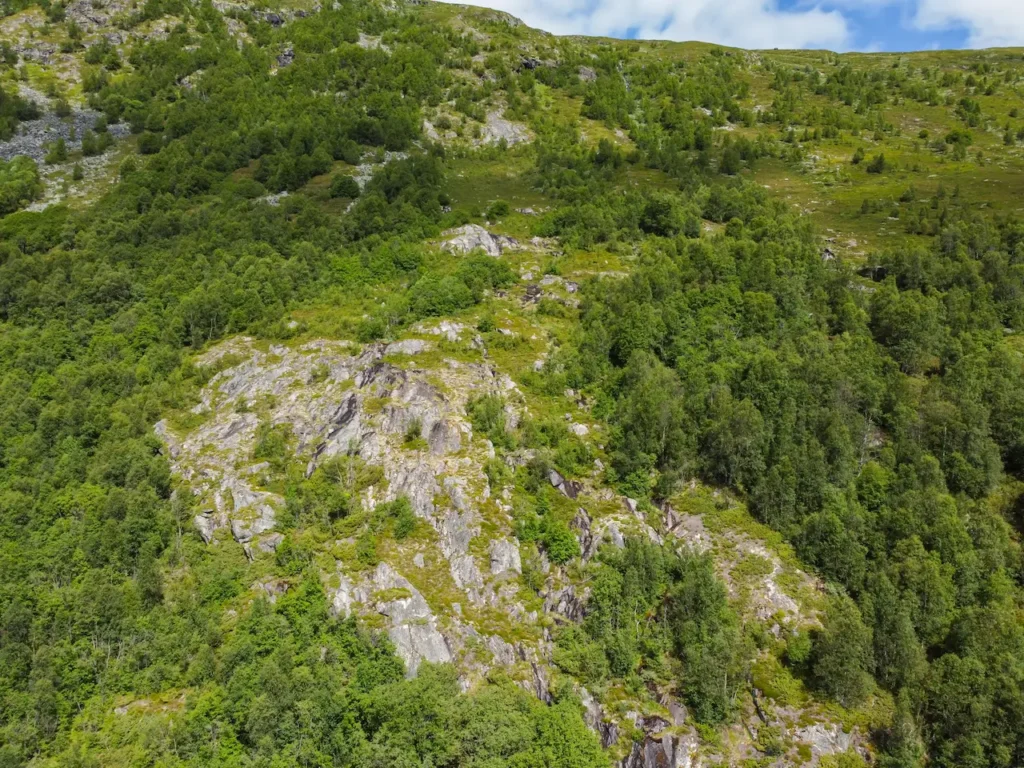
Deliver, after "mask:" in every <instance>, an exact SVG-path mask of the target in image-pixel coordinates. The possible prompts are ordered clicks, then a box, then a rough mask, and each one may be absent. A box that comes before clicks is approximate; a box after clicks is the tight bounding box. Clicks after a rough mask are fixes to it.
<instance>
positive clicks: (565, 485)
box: [548, 469, 583, 499]
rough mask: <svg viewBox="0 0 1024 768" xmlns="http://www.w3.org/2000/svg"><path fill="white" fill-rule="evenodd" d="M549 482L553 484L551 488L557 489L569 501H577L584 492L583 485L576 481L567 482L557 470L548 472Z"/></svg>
mask: <svg viewBox="0 0 1024 768" xmlns="http://www.w3.org/2000/svg"><path fill="white" fill-rule="evenodd" d="M548 482H550V483H551V487H553V488H557V489H558V491H559V492H560V493H561V494H562V495H563V496H565V497H566V498H569V499H575V498H576V497H577V496H579V494H580V491H581V490H583V485H582V484H581V483H577V482H576V481H575V480H566V479H565V478H564V477H562V475H561V473H560V472H559V471H558V470H557V469H552V470H551V471H550V472H548Z"/></svg>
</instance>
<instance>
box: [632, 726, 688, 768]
mask: <svg viewBox="0 0 1024 768" xmlns="http://www.w3.org/2000/svg"><path fill="white" fill-rule="evenodd" d="M699 745H700V742H699V740H698V738H697V735H696V734H686V735H683V736H675V735H672V734H664V735H648V736H647V737H646V738H645V739H644V740H643V741H638V742H635V743H634V744H633V749H632V750H631V751H630V753H629V755H628V756H627V757H626V758H625V759H624V760H623V761H622V763H621V765H622V768H697V766H699V765H701V764H702V763H701V761H700V760H699V758H698V757H697V749H698V747H699Z"/></svg>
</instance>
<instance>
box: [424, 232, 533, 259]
mask: <svg viewBox="0 0 1024 768" xmlns="http://www.w3.org/2000/svg"><path fill="white" fill-rule="evenodd" d="M445 235H447V237H448V239H447V240H446V241H445V242H444V243H443V244H442V245H441V247H442V248H444V250H446V251H449V252H451V253H470V252H471V251H475V250H478V249H479V250H482V251H483V252H484V253H486V254H487V255H488V256H494V257H498V256H501V254H502V251H504V250H505V249H508V248H517V247H518V246H519V241H517V240H516V239H515V238H512V237H506V236H505V235H495V234H492V233H491V232H488V231H487V230H486V229H484V228H483V227H481V226H479V225H478V224H466V225H465V226H463V227H459V228H457V229H452V230H449V231H448V232H446V233H445Z"/></svg>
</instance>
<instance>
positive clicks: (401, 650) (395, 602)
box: [370, 563, 452, 677]
mask: <svg viewBox="0 0 1024 768" xmlns="http://www.w3.org/2000/svg"><path fill="white" fill-rule="evenodd" d="M373 587H374V588H375V589H376V590H377V592H376V594H377V595H380V596H381V597H380V598H379V599H375V597H374V595H370V600H371V601H373V603H374V607H375V609H376V610H377V612H378V613H380V614H381V615H383V616H386V617H387V619H388V637H389V638H391V642H392V643H394V644H395V652H396V653H397V654H398V655H399V656H400V657H401V658H402V660H403V661H404V662H405V669H406V675H407V676H408V677H414V676H415V675H416V670H417V669H418V668H419V665H420V664H421V663H422V662H424V661H430V662H434V663H435V664H442V663H446V662H450V661H452V653H451V649H450V648H449V647H448V642H447V641H446V640H445V637H444V635H442V634H441V632H440V631H439V630H438V628H437V618H436V617H435V616H434V614H433V613H432V612H431V610H430V607H429V606H428V605H427V601H426V600H424V599H423V595H421V594H420V593H419V590H417V589H416V588H415V587H414V586H413V585H412V584H411V583H410V582H409V581H408V579H406V578H404V577H403V576H401V575H400V574H399V573H398V572H397V571H395V570H394V569H393V568H392V567H391V566H389V565H388V564H387V563H381V564H380V565H378V566H377V570H376V571H374V573H373Z"/></svg>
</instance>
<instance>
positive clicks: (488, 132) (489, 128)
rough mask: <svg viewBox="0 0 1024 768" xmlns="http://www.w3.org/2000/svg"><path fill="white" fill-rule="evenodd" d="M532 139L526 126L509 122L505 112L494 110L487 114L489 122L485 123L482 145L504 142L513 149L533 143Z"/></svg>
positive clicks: (481, 138) (481, 139)
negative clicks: (513, 147) (518, 145)
mask: <svg viewBox="0 0 1024 768" xmlns="http://www.w3.org/2000/svg"><path fill="white" fill-rule="evenodd" d="M532 139H533V135H532V134H531V133H530V131H529V129H528V128H527V127H526V126H525V125H522V124H521V123H515V122H512V121H511V120H507V119H506V118H505V115H504V113H503V112H500V111H498V110H492V111H490V112H488V113H487V120H486V122H484V126H483V132H482V134H481V137H480V143H481V144H485V145H486V144H499V143H501V142H503V141H504V142H505V144H506V145H508V146H510V147H511V146H515V145H516V144H522V143H524V142H528V141H531V140H532Z"/></svg>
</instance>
